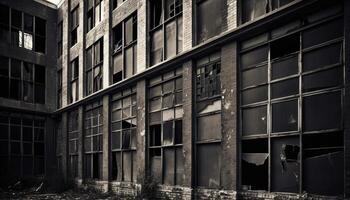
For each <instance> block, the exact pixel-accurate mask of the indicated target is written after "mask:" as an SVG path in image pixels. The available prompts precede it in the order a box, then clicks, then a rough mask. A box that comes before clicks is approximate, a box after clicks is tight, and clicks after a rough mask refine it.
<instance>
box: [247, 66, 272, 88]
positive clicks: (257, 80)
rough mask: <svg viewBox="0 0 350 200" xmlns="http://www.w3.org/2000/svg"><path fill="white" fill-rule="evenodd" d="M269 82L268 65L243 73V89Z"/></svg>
mask: <svg viewBox="0 0 350 200" xmlns="http://www.w3.org/2000/svg"><path fill="white" fill-rule="evenodd" d="M266 82H267V65H264V66H262V67H259V68H253V69H250V70H247V71H244V72H242V88H245V87H249V86H255V85H259V84H262V83H266Z"/></svg>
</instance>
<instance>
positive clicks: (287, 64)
mask: <svg viewBox="0 0 350 200" xmlns="http://www.w3.org/2000/svg"><path fill="white" fill-rule="evenodd" d="M298 71H299V69H298V56H293V57H290V58H287V59H283V60H277V61H275V62H273V63H272V79H278V78H282V77H285V76H290V75H293V74H297V73H298Z"/></svg>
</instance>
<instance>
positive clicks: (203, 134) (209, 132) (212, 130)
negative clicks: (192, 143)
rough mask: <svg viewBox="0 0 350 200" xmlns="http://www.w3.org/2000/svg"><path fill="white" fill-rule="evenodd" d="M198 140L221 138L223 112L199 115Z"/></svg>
mask: <svg viewBox="0 0 350 200" xmlns="http://www.w3.org/2000/svg"><path fill="white" fill-rule="evenodd" d="M197 123H198V125H197V128H198V133H197V134H198V139H197V140H198V141H202V140H210V139H221V114H215V115H209V116H203V117H198V119H197Z"/></svg>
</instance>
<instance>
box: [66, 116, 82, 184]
mask: <svg viewBox="0 0 350 200" xmlns="http://www.w3.org/2000/svg"><path fill="white" fill-rule="evenodd" d="M78 145H79V113H78V110H75V111H72V112H70V113H69V114H68V155H69V160H68V165H69V175H70V177H71V178H75V177H77V176H78V152H79V146H78Z"/></svg>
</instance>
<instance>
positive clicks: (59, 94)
mask: <svg viewBox="0 0 350 200" xmlns="http://www.w3.org/2000/svg"><path fill="white" fill-rule="evenodd" d="M61 106H62V68H60V69H58V70H57V108H61Z"/></svg>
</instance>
